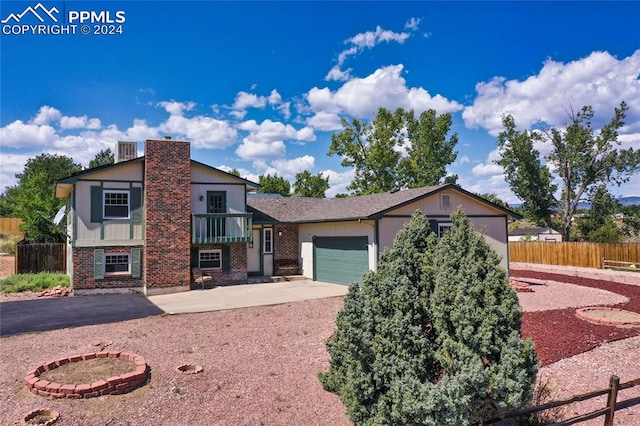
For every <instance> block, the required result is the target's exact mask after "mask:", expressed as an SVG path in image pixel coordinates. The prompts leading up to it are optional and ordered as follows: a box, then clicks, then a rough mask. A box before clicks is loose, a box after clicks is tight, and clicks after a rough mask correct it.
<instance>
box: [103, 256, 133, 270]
mask: <svg viewBox="0 0 640 426" xmlns="http://www.w3.org/2000/svg"><path fill="white" fill-rule="evenodd" d="M129 260H130V258H129V254H127V253H109V254H105V255H104V273H105V275H122V274H130V273H131V263H130V262H129Z"/></svg>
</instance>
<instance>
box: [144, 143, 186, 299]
mask: <svg viewBox="0 0 640 426" xmlns="http://www.w3.org/2000/svg"><path fill="white" fill-rule="evenodd" d="M144 180H145V189H144V205H145V249H146V253H145V254H146V256H145V257H144V271H145V275H144V283H145V286H146V288H163V287H176V286H188V285H189V283H190V280H191V279H190V269H189V262H190V253H189V248H190V237H191V235H190V234H191V233H190V228H191V201H190V200H191V156H190V147H189V142H183V141H173V140H166V139H165V140H147V141H146V142H145V179H144Z"/></svg>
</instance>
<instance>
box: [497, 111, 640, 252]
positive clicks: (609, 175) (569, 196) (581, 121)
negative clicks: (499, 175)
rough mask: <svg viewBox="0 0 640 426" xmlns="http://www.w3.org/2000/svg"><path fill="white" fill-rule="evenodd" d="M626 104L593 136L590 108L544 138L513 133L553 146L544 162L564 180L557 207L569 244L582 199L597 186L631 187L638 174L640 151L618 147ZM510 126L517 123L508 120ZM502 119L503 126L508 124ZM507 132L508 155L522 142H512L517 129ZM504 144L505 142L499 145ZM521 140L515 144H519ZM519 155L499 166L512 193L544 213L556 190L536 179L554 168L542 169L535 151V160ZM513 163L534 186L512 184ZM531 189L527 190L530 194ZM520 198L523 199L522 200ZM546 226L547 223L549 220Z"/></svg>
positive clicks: (508, 129)
mask: <svg viewBox="0 0 640 426" xmlns="http://www.w3.org/2000/svg"><path fill="white" fill-rule="evenodd" d="M627 110H628V107H627V104H626V103H625V102H622V103H621V104H620V107H619V108H615V111H614V117H613V118H612V119H611V121H610V122H609V123H607V124H605V125H604V126H603V127H602V128H601V129H600V131H599V132H596V131H594V129H593V128H592V126H591V120H592V118H593V109H592V108H591V107H590V106H585V107H583V108H582V109H581V110H580V112H578V113H577V114H575V115H573V114H571V115H570V123H569V124H568V125H567V126H566V128H565V130H558V129H555V128H552V129H550V130H549V131H543V132H542V133H535V134H534V136H531V134H530V133H528V134H527V133H526V132H524V133H521V132H515V134H516V136H518V135H522V134H525V135H529V137H528V138H524V139H528V140H529V142H530V141H531V140H532V137H535V138H538V137H540V138H543V137H544V139H545V140H546V141H547V142H550V143H551V147H552V150H551V153H550V154H549V155H547V157H546V160H547V162H548V163H549V164H551V165H553V169H554V171H555V173H556V174H557V177H558V178H559V180H560V181H561V183H562V184H561V195H560V200H559V202H558V207H559V209H560V213H561V221H562V224H561V228H562V233H563V236H564V238H565V241H569V239H570V231H571V222H572V219H573V216H574V214H575V212H576V209H577V207H578V203H579V202H580V201H582V200H584V197H585V195H586V194H588V193H589V191H591V190H593V189H594V187H597V186H598V185H601V184H604V185H612V184H613V185H620V184H622V183H624V182H627V181H628V180H629V179H630V178H631V176H632V175H633V174H634V173H637V172H638V171H639V170H640V150H634V149H633V148H628V149H618V148H617V147H616V146H619V145H620V141H618V130H619V129H620V128H621V127H622V126H623V125H624V119H625V117H626V111H627ZM505 119H507V120H510V121H507V123H512V122H513V118H512V117H510V116H507V117H505ZM505 119H503V125H504V124H505ZM505 128H506V130H505V132H503V133H501V136H502V135H503V134H505V135H504V137H499V139H498V145H499V146H500V147H501V148H504V152H505V153H507V154H508V153H509V152H510V149H511V151H513V148H514V147H517V146H519V145H520V144H519V142H513V141H512V139H511V138H510V137H509V134H508V133H509V131H510V130H511V129H512V128H515V124H514V125H513V126H506V125H505ZM501 140H502V141H504V143H503V144H502V146H501ZM516 140H517V139H516ZM518 153H519V155H513V156H511V158H509V157H505V158H503V159H502V160H500V161H499V162H498V164H501V165H503V167H505V172H506V173H507V182H508V183H509V186H510V187H511V189H512V190H513V191H514V192H515V193H516V195H518V196H519V197H520V198H521V199H523V201H524V202H525V204H526V203H529V204H531V205H533V206H534V207H533V209H534V210H536V211H539V212H541V214H546V209H547V207H548V206H549V204H548V200H547V199H546V196H547V194H553V193H554V192H555V189H556V188H555V185H552V184H551V183H550V182H549V183H547V182H546V178H542V177H541V178H538V179H537V180H536V176H537V175H540V176H546V175H550V174H551V172H550V168H549V167H547V165H546V164H545V165H541V164H540V160H539V153H538V152H537V151H532V152H531V153H530V156H531V158H528V157H527V156H526V155H525V153H523V152H520V151H518ZM503 160H504V161H503ZM510 162H511V163H514V166H512V167H515V168H516V169H520V168H525V169H527V170H528V172H527V175H529V176H532V177H533V179H534V180H533V181H532V182H530V183H527V182H525V181H524V180H522V179H517V180H514V179H510V176H512V173H511V172H510V170H509V169H508V164H509V163H510ZM533 187H538V188H539V189H538V191H539V192H540V194H542V195H543V196H541V197H536V196H535V193H536V191H534V189H533ZM526 188H528V189H526ZM520 193H522V194H523V195H520ZM545 221H546V219H545Z"/></svg>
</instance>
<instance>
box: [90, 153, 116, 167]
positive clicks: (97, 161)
mask: <svg viewBox="0 0 640 426" xmlns="http://www.w3.org/2000/svg"><path fill="white" fill-rule="evenodd" d="M113 163H115V157H114V155H113V152H112V151H111V148H107V149H103V150H102V151H100V152H99V153H97V154H96V156H95V157H94V158H93V160H91V161H89V168H90V169H92V168H94V167H100V166H106V165H108V164H113Z"/></svg>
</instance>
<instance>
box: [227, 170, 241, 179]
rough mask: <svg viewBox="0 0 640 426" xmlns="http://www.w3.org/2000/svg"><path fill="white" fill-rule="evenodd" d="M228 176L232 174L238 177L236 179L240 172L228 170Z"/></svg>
mask: <svg viewBox="0 0 640 426" xmlns="http://www.w3.org/2000/svg"><path fill="white" fill-rule="evenodd" d="M229 174H232V175H234V176H238V177H240V170H238V169H231V170H229Z"/></svg>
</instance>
